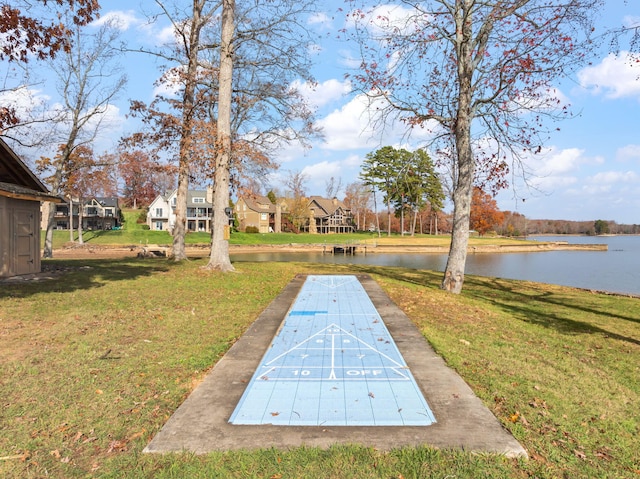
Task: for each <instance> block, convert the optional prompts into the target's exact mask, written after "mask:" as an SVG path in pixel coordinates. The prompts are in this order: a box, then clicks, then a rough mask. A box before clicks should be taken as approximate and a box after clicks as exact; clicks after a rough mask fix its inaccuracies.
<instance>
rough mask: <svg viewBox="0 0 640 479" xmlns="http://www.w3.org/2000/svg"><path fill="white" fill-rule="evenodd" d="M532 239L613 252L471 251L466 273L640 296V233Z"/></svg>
mask: <svg viewBox="0 0 640 479" xmlns="http://www.w3.org/2000/svg"><path fill="white" fill-rule="evenodd" d="M529 239H537V240H540V241H568V242H569V243H587V244H592V243H598V244H606V245H607V246H608V250H607V251H545V252H537V253H496V254H491V253H481V254H469V255H468V256H467V266H466V270H465V272H466V273H467V274H473V275H478V276H490V277H498V278H509V279H522V280H527V281H536V282H539V283H551V284H560V285H565V286H575V287H578V288H586V289H594V290H599V291H610V292H616V293H627V294H633V295H640V236H597V237H593V236H591V237H588V236H544V237H539V238H538V237H530V238H529ZM231 260H232V261H304V262H313V263H329V264H330V263H335V264H345V263H351V264H372V265H378V266H400V267H404V268H413V269H429V270H435V271H444V268H445V266H446V263H447V255H446V254H409V253H403V254H386V253H385V254H380V253H372V254H368V255H364V254H356V255H353V256H350V255H348V256H344V255H340V254H337V255H330V254H322V253H277V252H275V253H271V252H270V253H246V254H245V253H239V254H232V255H231Z"/></svg>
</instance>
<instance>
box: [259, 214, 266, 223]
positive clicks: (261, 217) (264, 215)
mask: <svg viewBox="0 0 640 479" xmlns="http://www.w3.org/2000/svg"><path fill="white" fill-rule="evenodd" d="M260 219H261V220H262V221H267V213H260Z"/></svg>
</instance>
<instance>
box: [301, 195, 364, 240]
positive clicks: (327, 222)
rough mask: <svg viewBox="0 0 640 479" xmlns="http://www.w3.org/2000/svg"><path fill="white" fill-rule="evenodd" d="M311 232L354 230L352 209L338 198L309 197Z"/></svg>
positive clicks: (309, 230) (344, 231)
mask: <svg viewBox="0 0 640 479" xmlns="http://www.w3.org/2000/svg"><path fill="white" fill-rule="evenodd" d="M307 210H308V211H309V222H308V225H307V228H306V230H307V232H309V233H352V232H353V231H354V226H353V215H352V214H351V209H349V208H347V207H346V206H345V204H344V203H343V202H342V201H340V200H339V199H337V198H332V199H328V198H323V197H321V196H312V197H310V198H309V205H308V207H307Z"/></svg>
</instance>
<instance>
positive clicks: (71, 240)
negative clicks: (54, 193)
mask: <svg viewBox="0 0 640 479" xmlns="http://www.w3.org/2000/svg"><path fill="white" fill-rule="evenodd" d="M51 204H52V205H53V207H54V209H55V207H56V205H55V203H51ZM69 242H70V243H73V198H72V197H71V195H69Z"/></svg>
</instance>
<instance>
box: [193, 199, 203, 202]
mask: <svg viewBox="0 0 640 479" xmlns="http://www.w3.org/2000/svg"><path fill="white" fill-rule="evenodd" d="M193 202H194V203H204V198H194V199H193Z"/></svg>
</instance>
